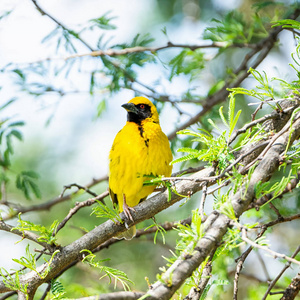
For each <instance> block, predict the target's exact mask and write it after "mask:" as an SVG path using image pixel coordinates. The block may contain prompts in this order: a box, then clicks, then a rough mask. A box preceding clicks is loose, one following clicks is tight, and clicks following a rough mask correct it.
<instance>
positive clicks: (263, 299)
mask: <svg viewBox="0 0 300 300" xmlns="http://www.w3.org/2000/svg"><path fill="white" fill-rule="evenodd" d="M299 251H300V246H298V247H297V249H296V250H295V252H294V253H293V254H292V256H291V257H292V258H295V257H296V255H297V254H298V253H299ZM290 266H291V262H288V263H286V265H285V266H284V268H283V269H282V270H281V271H280V272H279V274H278V275H277V276H276V277H275V278H274V279H273V281H272V282H271V283H270V285H269V287H268V289H267V290H266V292H265V294H264V296H263V297H262V300H265V299H266V298H267V296H268V294H269V293H270V291H271V290H272V288H273V287H274V286H275V284H276V282H277V281H278V280H279V279H280V277H281V276H282V275H283V273H284V272H285V271H286V270H287V269H288V268H289V267H290Z"/></svg>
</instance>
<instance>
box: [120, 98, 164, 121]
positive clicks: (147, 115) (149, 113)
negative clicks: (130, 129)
mask: <svg viewBox="0 0 300 300" xmlns="http://www.w3.org/2000/svg"><path fill="white" fill-rule="evenodd" d="M122 107H124V108H125V109H126V110H127V113H128V114H127V121H128V122H134V123H137V124H141V122H142V121H143V120H149V121H150V122H154V123H159V118H158V112H157V110H156V107H155V106H154V104H153V103H152V102H151V101H150V100H148V99H147V98H145V97H135V98H133V99H131V100H130V101H129V102H128V103H125V104H123V105H122Z"/></svg>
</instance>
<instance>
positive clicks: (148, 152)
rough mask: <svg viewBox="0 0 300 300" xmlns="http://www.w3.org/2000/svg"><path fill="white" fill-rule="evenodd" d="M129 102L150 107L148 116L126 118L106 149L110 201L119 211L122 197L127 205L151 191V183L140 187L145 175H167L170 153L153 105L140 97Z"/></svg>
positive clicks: (145, 178)
mask: <svg viewBox="0 0 300 300" xmlns="http://www.w3.org/2000/svg"><path fill="white" fill-rule="evenodd" d="M129 103H132V104H134V105H135V106H137V107H138V106H139V105H141V104H142V105H144V106H147V107H150V110H151V111H150V112H149V114H150V115H149V116H148V117H146V118H144V119H142V120H140V121H139V122H137V123H136V122H134V121H130V120H129V121H127V123H126V125H125V126H124V127H123V128H122V130H120V131H119V133H118V134H117V135H116V137H115V140H114V142H113V145H112V148H111V151H110V156H109V158H110V164H109V169H110V174H109V189H110V195H111V197H112V200H113V201H114V202H118V204H119V210H120V212H122V211H123V197H124V195H125V199H126V203H127V205H128V206H129V207H133V206H135V205H137V204H138V203H139V202H140V201H141V200H143V199H144V198H146V197H147V196H148V195H149V194H151V193H152V192H153V191H154V189H155V186H143V183H144V181H145V180H149V177H148V178H147V175H155V176H158V175H165V176H170V175H171V172H172V166H170V162H171V160H172V153H171V150H170V145H169V141H168V138H167V136H166V135H165V134H164V133H163V132H162V130H161V127H160V125H159V119H158V113H157V110H156V107H155V106H154V105H153V104H152V102H151V101H149V100H148V99H146V98H144V97H136V98H133V99H132V100H131V101H129Z"/></svg>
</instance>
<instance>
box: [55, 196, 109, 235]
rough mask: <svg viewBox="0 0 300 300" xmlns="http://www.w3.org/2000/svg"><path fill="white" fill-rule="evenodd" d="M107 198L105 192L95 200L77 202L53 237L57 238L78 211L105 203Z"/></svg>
mask: <svg viewBox="0 0 300 300" xmlns="http://www.w3.org/2000/svg"><path fill="white" fill-rule="evenodd" d="M107 196H108V191H106V192H103V193H102V194H100V195H98V196H96V197H95V198H91V199H88V200H85V201H82V202H77V203H76V204H75V207H73V208H71V209H70V211H69V213H68V215H67V216H66V217H65V218H64V219H63V220H62V221H61V222H60V223H59V225H58V226H57V229H56V231H55V232H53V236H55V235H56V234H57V233H58V232H59V231H60V230H61V229H62V228H63V227H64V226H65V225H66V223H67V222H68V221H69V220H70V219H71V218H72V216H73V215H74V214H76V213H77V211H78V210H80V209H81V208H83V207H86V206H91V205H93V204H95V203H97V201H101V202H103V199H104V198H105V197H107Z"/></svg>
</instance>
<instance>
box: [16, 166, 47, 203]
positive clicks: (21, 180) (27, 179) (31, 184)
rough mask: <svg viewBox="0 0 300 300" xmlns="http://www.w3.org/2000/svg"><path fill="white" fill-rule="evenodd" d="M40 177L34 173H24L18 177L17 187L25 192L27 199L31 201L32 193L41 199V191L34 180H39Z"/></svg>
mask: <svg viewBox="0 0 300 300" xmlns="http://www.w3.org/2000/svg"><path fill="white" fill-rule="evenodd" d="M38 178H39V175H38V174H37V173H36V172H34V171H22V172H21V173H20V174H18V175H17V177H16V187H17V188H18V189H19V190H21V191H23V193H24V195H25V197H26V199H28V200H30V199H31V197H30V193H31V192H32V193H33V194H34V195H35V196H36V197H37V198H41V196H42V195H41V191H40V189H39V187H38V185H37V184H36V183H35V181H34V180H37V179H38Z"/></svg>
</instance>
